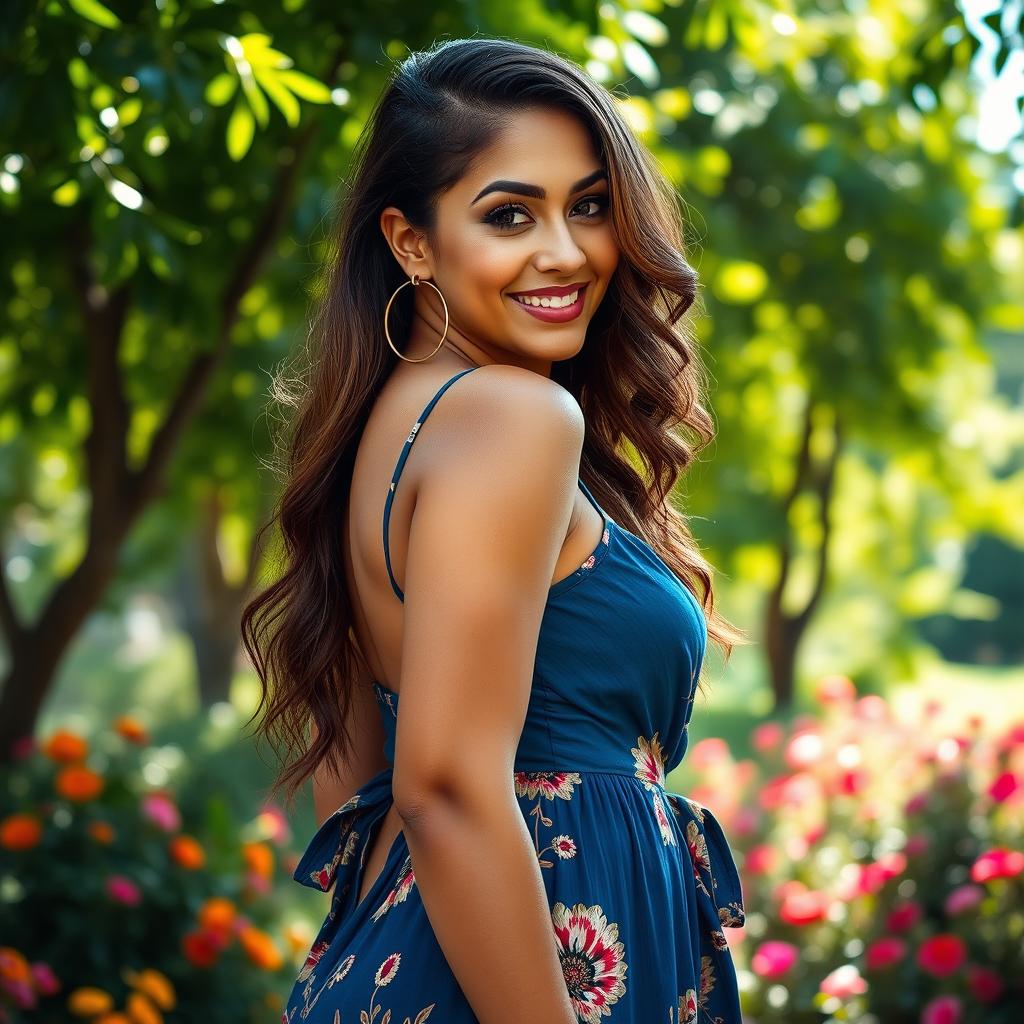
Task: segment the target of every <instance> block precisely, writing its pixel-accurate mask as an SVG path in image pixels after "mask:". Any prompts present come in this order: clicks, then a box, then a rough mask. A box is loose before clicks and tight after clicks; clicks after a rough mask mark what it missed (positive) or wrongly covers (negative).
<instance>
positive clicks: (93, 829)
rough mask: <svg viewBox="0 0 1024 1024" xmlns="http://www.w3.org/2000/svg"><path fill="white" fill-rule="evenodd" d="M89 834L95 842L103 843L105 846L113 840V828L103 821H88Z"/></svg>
mask: <svg viewBox="0 0 1024 1024" xmlns="http://www.w3.org/2000/svg"><path fill="white" fill-rule="evenodd" d="M89 835H90V836H92V838H93V839H95V840H96V842H97V843H103V844H104V845H105V846H109V845H110V844H111V843H112V842H113V841H114V829H113V827H112V826H111V825H109V824H108V823H107V822H105V821H90V822H89Z"/></svg>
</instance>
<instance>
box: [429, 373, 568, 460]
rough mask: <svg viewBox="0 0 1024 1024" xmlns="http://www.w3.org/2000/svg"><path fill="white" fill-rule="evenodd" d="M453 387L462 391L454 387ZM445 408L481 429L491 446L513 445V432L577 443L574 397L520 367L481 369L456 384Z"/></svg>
mask: <svg viewBox="0 0 1024 1024" xmlns="http://www.w3.org/2000/svg"><path fill="white" fill-rule="evenodd" d="M458 385H462V386H461V387H459V386H458ZM449 391H451V392H456V391H457V394H453V395H452V396H451V398H452V400H451V401H450V402H449V406H450V412H451V415H452V416H455V417H465V418H467V419H470V420H472V421H473V422H474V423H476V424H477V425H482V426H484V427H485V428H490V429H487V430H486V432H485V435H486V437H487V438H488V439H490V440H491V441H492V443H497V444H499V445H501V444H508V445H514V443H515V435H516V433H517V432H525V433H527V434H529V435H535V434H536V433H537V432H538V430H539V431H541V432H543V433H545V434H546V435H549V436H550V435H551V434H554V435H556V436H565V437H567V438H569V439H572V438H575V437H579V438H580V440H582V435H583V431H584V428H585V422H584V418H583V410H582V409H581V408H580V405H579V403H578V402H577V401H576V399H575V397H574V396H573V395H572V394H571V393H570V392H569V391H568V390H566V389H565V388H564V387H562V385H561V384H559V383H558V382H557V381H554V380H552V379H551V378H550V377H545V376H543V375H542V374H539V373H536V372H534V371H533V370H529V369H526V368H525V367H522V366H514V365H511V364H508V363H485V364H483V365H482V366H478V367H474V368H473V369H472V372H470V373H467V374H464V375H463V378H462V379H461V380H459V381H456V387H453V388H450V389H449Z"/></svg>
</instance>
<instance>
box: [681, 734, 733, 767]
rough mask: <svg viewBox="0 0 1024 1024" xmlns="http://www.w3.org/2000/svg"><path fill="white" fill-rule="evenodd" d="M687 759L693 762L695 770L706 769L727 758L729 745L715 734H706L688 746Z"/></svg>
mask: <svg viewBox="0 0 1024 1024" xmlns="http://www.w3.org/2000/svg"><path fill="white" fill-rule="evenodd" d="M687 760H688V761H690V762H692V763H693V767H694V768H695V769H696V770H697V771H706V770H707V769H708V768H711V767H713V766H714V765H716V764H720V763H721V762H722V761H728V760H729V745H728V744H727V743H726V742H725V740H723V739H719V738H718V737H717V736H708V737H707V739H703V740H701V741H700V742H699V743H695V744H694V745H693V746H692V747H691V748H690V753H689V754H687Z"/></svg>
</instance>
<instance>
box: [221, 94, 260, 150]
mask: <svg viewBox="0 0 1024 1024" xmlns="http://www.w3.org/2000/svg"><path fill="white" fill-rule="evenodd" d="M255 132H256V123H255V121H254V120H253V116H252V111H251V110H250V109H249V108H248V107H247V106H246V105H245V103H243V102H242V100H241V99H239V100H238V102H237V103H236V104H235V109H234V110H232V111H231V117H230V118H228V130H227V147H228V156H229V157H231V159H232V160H234V161H235V162H236V163H237V162H238V161H239V160H241V159H242V157H243V156H245V154H246V153H248V152H249V147H250V146H251V145H252V139H253V135H254V134H255Z"/></svg>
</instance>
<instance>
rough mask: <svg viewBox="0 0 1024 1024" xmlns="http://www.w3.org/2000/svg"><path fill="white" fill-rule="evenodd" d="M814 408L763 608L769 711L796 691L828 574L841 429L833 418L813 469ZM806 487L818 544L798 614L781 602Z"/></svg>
mask: <svg viewBox="0 0 1024 1024" xmlns="http://www.w3.org/2000/svg"><path fill="white" fill-rule="evenodd" d="M814 414H815V406H814V405H813V403H812V402H810V401H808V403H807V409H806V410H805V413H804V424H803V434H802V437H801V441H800V451H799V454H798V456H797V466H796V474H795V476H794V480H793V486H792V487H791V488H790V490H789V493H788V494H787V495H786V498H785V501H784V503H783V539H782V543H781V544H780V546H779V575H778V579H777V580H776V583H775V586H774V587H773V588H772V590H771V592H770V593H769V595H768V603H767V607H766V609H765V647H766V649H767V656H768V670H769V673H770V678H771V684H772V693H773V695H774V698H775V705H774V707H773V709H772V710H773V711H779V710H782V709H788V708H789V707H791V706H792V704H793V698H794V696H795V691H796V662H797V654H798V650H799V646H800V641H801V639H802V638H803V636H804V634H805V633H806V631H807V628H808V626H809V625H810V623H811V620H812V618H813V616H814V612H815V611H816V609H817V607H818V604H819V603H820V601H821V597H822V594H823V593H824V590H825V581H826V578H827V575H828V558H829V539H830V537H831V533H832V517H831V501H832V493H833V490H834V485H835V471H836V464H837V463H838V461H839V455H840V451H841V449H842V429H841V423H840V420H839V416H838V414H837V413H836V414H835V415H834V417H833V423H832V445H831V449H830V451H829V453H828V455H827V456H826V457H825V458H823V459H822V460H821V464H820V465H818V466H815V465H814V464H813V462H812V459H811V440H812V436H813V432H814ZM805 487H809V488H810V489H811V490H813V492H814V493H815V495H816V496H817V499H818V514H819V516H820V519H821V545H820V547H819V548H818V552H817V565H816V573H815V581H814V586H813V587H812V588H811V593H810V596H809V597H808V599H807V601H806V602H805V603H804V606H803V607H802V608H800V609H799V610H798V611H789V610H787V609H785V608H783V603H782V602H783V597H784V595H785V592H786V585H787V584H788V582H789V578H790V569H791V564H792V559H793V547H794V538H793V536H792V533H791V529H792V528H791V526H790V512H791V510H792V507H793V503H794V502H795V501H796V500H797V498H798V497H799V495H800V493H801V491H802V490H803V489H804V488H805Z"/></svg>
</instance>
